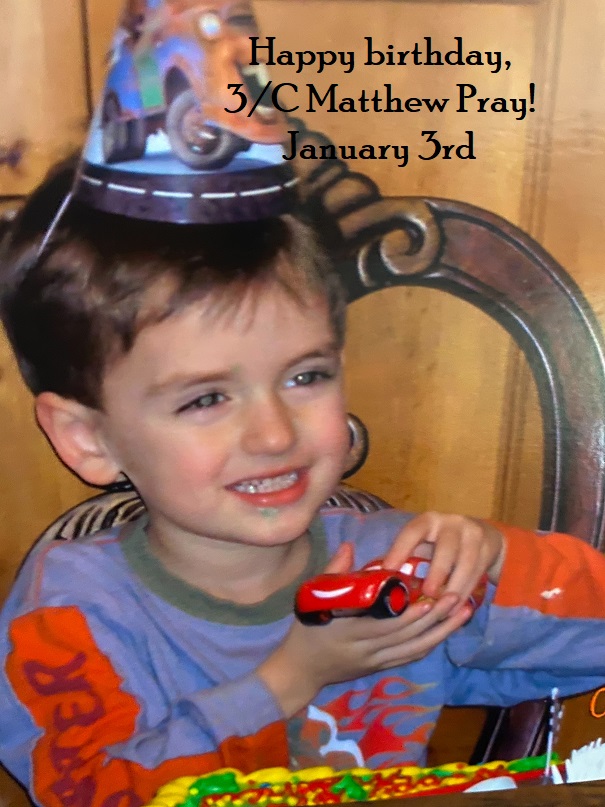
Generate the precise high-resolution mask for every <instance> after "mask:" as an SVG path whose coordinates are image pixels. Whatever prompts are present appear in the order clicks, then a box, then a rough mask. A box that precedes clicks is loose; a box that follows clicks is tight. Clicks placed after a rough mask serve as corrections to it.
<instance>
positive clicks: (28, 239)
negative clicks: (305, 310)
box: [0, 166, 345, 408]
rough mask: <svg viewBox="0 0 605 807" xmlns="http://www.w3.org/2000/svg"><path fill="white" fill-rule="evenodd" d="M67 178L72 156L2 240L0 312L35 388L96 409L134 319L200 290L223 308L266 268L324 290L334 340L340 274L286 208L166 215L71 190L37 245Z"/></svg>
mask: <svg viewBox="0 0 605 807" xmlns="http://www.w3.org/2000/svg"><path fill="white" fill-rule="evenodd" d="M72 180H73V167H71V166H70V167H68V168H63V169H62V170H60V171H58V172H57V173H55V174H54V175H53V176H51V177H50V178H49V179H48V180H47V181H46V182H45V183H43V185H42V186H41V187H40V189H38V191H37V192H36V193H34V194H33V195H32V197H31V199H30V200H29V202H28V204H27V205H26V207H25V209H24V210H23V211H22V213H21V215H20V216H19V218H18V219H17V221H16V222H15V226H14V230H13V232H12V233H11V235H10V237H9V240H8V243H5V244H4V245H3V249H2V259H1V261H0V313H1V315H2V320H3V323H4V325H5V328H6V331H7V334H8V336H9V339H10V341H11V343H12V346H13V349H14V351H15V354H16V357H17V361H18V363H19V367H20V369H21V372H22V374H23V377H24V379H25V381H26V383H27V384H28V386H29V387H30V389H31V390H32V392H34V394H39V393H40V392H43V391H51V392H56V393H57V394H59V395H61V396H63V397H65V398H71V399H74V400H77V401H79V402H80V403H83V404H85V405H87V406H91V407H94V408H102V399H101V391H102V383H103V376H104V371H105V370H106V368H107V366H108V364H109V363H110V362H111V361H112V360H114V359H116V358H117V357H118V356H120V355H123V354H124V353H127V352H128V351H129V350H130V349H131V348H132V346H133V344H134V341H135V338H136V336H137V334H138V333H139V331H140V330H141V329H142V328H143V327H146V326H147V325H150V324H152V323H153V322H159V321H161V320H162V319H165V318H166V317H168V316H170V315H171V314H173V313H175V312H177V311H179V310H182V309H183V308H184V307H185V306H187V305H188V304H190V303H191V302H193V301H195V300H199V299H200V298H202V297H206V296H213V295H215V296H216V303H217V307H218V309H220V310H223V309H224V308H225V306H229V305H236V304H237V303H238V302H239V301H240V300H241V298H242V296H243V293H244V291H245V290H246V289H248V288H249V287H250V285H251V284H253V283H257V284H261V283H262V282H263V281H266V280H268V279H275V280H277V281H278V282H280V283H281V284H282V285H283V286H284V288H286V289H287V291H288V292H289V293H291V294H292V295H293V296H294V298H295V299H297V301H298V302H299V303H300V304H301V305H304V304H306V301H307V299H308V294H309V292H311V293H316V292H318V293H320V294H322V295H323V296H324V297H325V298H326V300H327V302H328V306H329V311H330V317H331V322H332V325H333V327H334V331H335V335H336V337H337V339H338V340H339V342H342V340H343V337H344V310H345V303H344V299H343V294H342V291H341V288H340V285H339V283H338V279H337V278H336V276H335V274H334V273H333V272H332V271H331V270H330V266H329V263H328V261H327V259H326V257H325V255H324V254H323V252H322V251H321V250H320V249H319V248H318V247H317V243H316V240H315V238H314V237H313V233H312V232H311V230H310V229H309V228H308V227H307V226H306V225H304V224H302V223H301V222H300V221H298V220H296V219H295V218H293V217H291V216H284V217H281V218H273V219H265V220H262V221H256V222H246V223H239V224H224V225H183V224H166V223H156V222H148V221H141V220H137V219H129V218H125V217H122V216H116V215H111V214H107V213H101V212H99V211H95V210H91V209H90V208H88V207H85V206H84V205H81V204H79V203H78V202H76V201H72V202H70V204H69V206H68V207H67V209H66V211H65V212H64V214H63V215H62V217H61V220H60V222H59V223H58V226H57V228H56V231H55V232H54V233H53V235H52V238H51V239H50V241H49V243H48V245H47V246H46V248H45V249H44V250H43V252H42V254H41V255H39V254H38V252H39V251H40V243H41V241H42V238H43V236H44V233H45V231H46V230H47V229H48V227H49V225H50V221H52V219H53V216H54V215H55V214H56V211H57V210H58V208H59V206H60V204H61V202H62V201H63V199H64V198H65V195H66V193H67V192H68V191H69V188H70V186H71V182H72ZM284 258H285V259H286V260H284ZM158 287H162V288H168V289H169V292H168V293H166V294H163V295H162V300H161V302H160V304H156V305H154V306H153V308H150V306H149V300H150V296H151V295H150V290H152V289H154V288H158ZM155 297H157V295H155ZM155 297H154V301H155ZM219 312H220V311H219Z"/></svg>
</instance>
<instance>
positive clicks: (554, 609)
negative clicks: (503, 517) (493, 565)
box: [494, 524, 605, 619]
mask: <svg viewBox="0 0 605 807" xmlns="http://www.w3.org/2000/svg"><path fill="white" fill-rule="evenodd" d="M495 526H496V527H497V528H498V529H499V530H500V531H501V532H502V534H503V535H504V537H505V540H506V544H507V547H506V557H505V561H504V566H503V569H502V574H501V576H500V582H499V584H498V587H497V590H496V595H495V598H494V604H495V605H502V606H508V607H514V606H527V607H528V608H532V609H534V610H536V611H539V612H540V613H543V614H550V615H552V616H560V617H567V618H580V619H591V618H594V619H603V618H604V617H605V557H604V556H603V555H602V554H601V553H600V552H598V551H597V550H596V549H594V548H593V547H591V546H590V545H589V544H587V543H585V542H584V541H581V540H580V539H579V538H573V537H572V536H570V535H563V534H561V533H549V534H546V535H536V533H534V532H531V531H529V530H523V529H519V528H516V527H508V526H505V525H503V524H495Z"/></svg>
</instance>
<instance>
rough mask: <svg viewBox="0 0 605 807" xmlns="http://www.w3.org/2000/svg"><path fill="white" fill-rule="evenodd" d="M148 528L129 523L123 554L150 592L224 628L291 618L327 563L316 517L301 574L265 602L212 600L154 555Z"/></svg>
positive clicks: (144, 522) (144, 520) (140, 523)
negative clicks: (302, 590)
mask: <svg viewBox="0 0 605 807" xmlns="http://www.w3.org/2000/svg"><path fill="white" fill-rule="evenodd" d="M146 527H147V516H144V517H143V518H140V519H137V521H135V522H133V523H131V524H128V525H127V527H126V528H125V529H123V531H122V540H121V547H122V551H123V553H124V556H125V557H126V560H127V561H128V564H129V565H130V567H131V568H132V570H133V571H134V572H135V573H136V574H137V575H138V577H139V578H140V579H141V580H142V581H143V583H144V584H145V585H146V586H147V588H148V589H150V590H151V591H152V592H153V593H154V594H156V595H157V596H158V597H160V598H161V599H163V600H165V601H166V602H169V603H170V604H171V605H174V606H176V607H177V608H179V609H180V610H181V611H185V612H186V613H188V614H191V615H192V616H196V617H201V618H203V619H207V620H208V621H210V622H219V623H221V624H224V625H265V624H268V623H269V622H275V621H277V620H278V619H282V618H283V617H285V616H288V615H289V614H291V613H292V610H293V606H294V597H295V595H296V591H297V589H298V587H299V586H300V584H301V583H302V582H303V581H304V580H308V579H309V578H311V577H313V576H314V575H316V574H319V573H320V572H322V571H323V569H324V568H325V565H326V563H327V562H328V550H327V546H326V535H325V532H324V529H323V525H322V523H321V521H320V520H319V519H318V518H317V519H315V520H314V521H313V522H312V524H311V525H310V527H309V539H310V545H311V546H310V552H309V559H308V561H307V565H306V567H305V568H304V570H303V571H302V573H301V574H300V575H299V576H298V577H297V578H296V579H295V580H293V581H292V583H290V584H289V585H288V586H286V587H285V588H280V589H278V590H277V591H275V592H274V593H273V594H271V595H270V596H269V597H267V599H266V600H264V601H263V602H259V603H255V604H254V605H240V604H238V603H234V602H230V601H229V600H221V599H218V598H217V597H213V596H211V595H210V594H207V593H206V592H205V591H202V590H201V589H199V588H196V587H195V586H192V585H190V584H189V583H186V582H185V581H184V580H181V579H180V577H176V576H175V575H173V574H171V573H170V572H169V571H168V570H167V569H166V568H165V567H164V566H163V565H162V564H161V563H160V561H159V560H158V559H157V558H156V557H155V555H154V554H153V553H152V552H151V549H150V548H149V541H148V539H147V531H146Z"/></svg>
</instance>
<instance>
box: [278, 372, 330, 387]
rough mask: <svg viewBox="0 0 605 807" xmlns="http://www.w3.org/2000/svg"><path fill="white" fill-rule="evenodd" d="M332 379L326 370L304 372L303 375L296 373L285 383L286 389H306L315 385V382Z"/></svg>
mask: <svg viewBox="0 0 605 807" xmlns="http://www.w3.org/2000/svg"><path fill="white" fill-rule="evenodd" d="M329 378H332V373H329V372H327V371H326V370H305V371H304V372H303V373H297V374H296V375H295V376H293V377H292V378H290V379H288V381H287V382H286V386H287V387H308V386H309V385H310V384H315V383H316V382H317V381H326V380H327V379H329Z"/></svg>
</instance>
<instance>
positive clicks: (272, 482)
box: [235, 471, 298, 493]
mask: <svg viewBox="0 0 605 807" xmlns="http://www.w3.org/2000/svg"><path fill="white" fill-rule="evenodd" d="M297 481H298V474H297V473H296V471H293V472H292V473H290V474H282V475H281V476H272V477H271V478H268V479H247V480H246V481H245V482H241V483H240V484H239V485H235V490H237V491H239V492H240V493H274V492H275V491H277V490H285V488H289V487H291V486H292V485H293V484H294V483H295V482H297Z"/></svg>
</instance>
